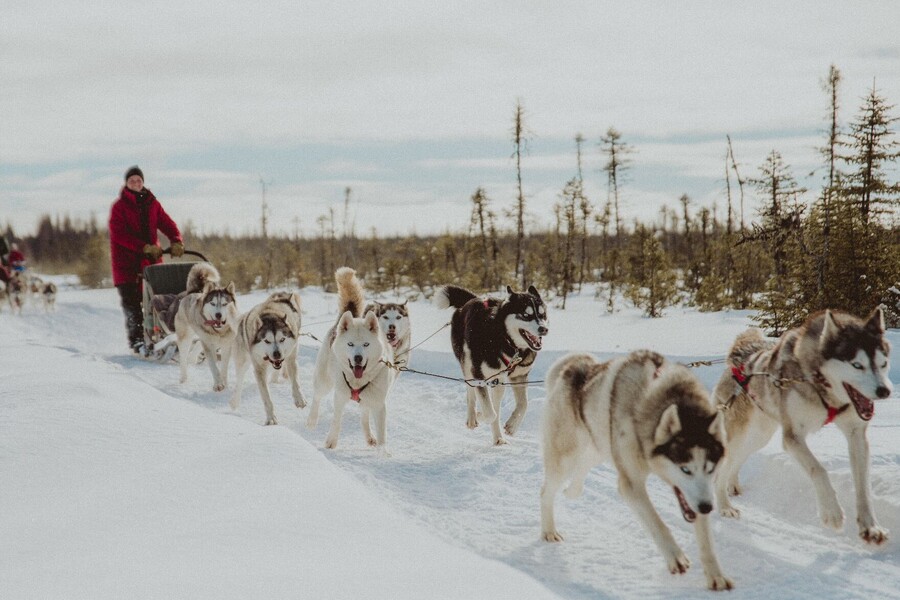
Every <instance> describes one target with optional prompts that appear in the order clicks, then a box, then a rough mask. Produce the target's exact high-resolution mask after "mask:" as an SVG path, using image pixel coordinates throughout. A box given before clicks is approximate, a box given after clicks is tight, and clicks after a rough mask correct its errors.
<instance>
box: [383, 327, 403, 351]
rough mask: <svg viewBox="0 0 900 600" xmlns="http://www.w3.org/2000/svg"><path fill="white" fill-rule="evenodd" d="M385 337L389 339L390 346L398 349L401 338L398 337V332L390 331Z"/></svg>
mask: <svg viewBox="0 0 900 600" xmlns="http://www.w3.org/2000/svg"><path fill="white" fill-rule="evenodd" d="M384 335H385V337H386V338H387V341H388V344H390V345H391V347H392V348H396V347H397V344H399V343H400V338H398V337H397V334H396V332H393V331H389V332H387V333H386V334H384Z"/></svg>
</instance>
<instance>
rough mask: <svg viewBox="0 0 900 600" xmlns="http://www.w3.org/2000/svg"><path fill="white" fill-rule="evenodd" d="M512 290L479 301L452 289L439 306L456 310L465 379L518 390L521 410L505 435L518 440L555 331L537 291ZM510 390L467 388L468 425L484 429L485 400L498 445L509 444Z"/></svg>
mask: <svg viewBox="0 0 900 600" xmlns="http://www.w3.org/2000/svg"><path fill="white" fill-rule="evenodd" d="M506 291H507V294H508V296H507V297H506V298H503V299H499V298H491V297H487V298H479V297H478V296H476V295H475V294H473V293H472V292H470V291H469V290H467V289H465V288H461V287H457V286H455V285H448V286H445V287H443V288H441V289H440V290H438V292H437V293H436V294H435V295H434V299H433V302H434V305H435V306H437V307H438V308H440V309H445V308H450V307H453V308H454V309H456V310H455V311H454V313H453V318H452V320H451V329H450V338H451V341H452V343H453V354H454V355H455V356H456V360H458V361H459V366H460V368H461V369H462V372H463V377H465V378H466V379H479V380H484V379H485V378H490V380H491V381H494V380H496V381H497V383H498V384H510V386H511V387H512V388H513V394H514V395H515V398H516V407H515V409H513V412H512V414H511V415H510V416H509V419H508V420H507V421H506V425H505V426H504V430H505V431H506V433H507V434H508V435H514V434H515V433H516V430H518V428H519V424H521V422H522V419H523V418H524V417H525V411H526V409H527V408H528V395H527V389H526V388H527V386H526V385H525V382H526V381H527V380H528V373H530V372H531V367H532V366H533V365H534V361H535V359H536V358H537V353H538V352H539V351H540V349H541V348H542V347H543V337H544V336H545V335H547V333H548V332H549V331H550V329H549V321H548V319H547V306H546V305H545V304H544V301H543V300H542V299H541V295H540V294H539V293H538V291H537V289H535V287H534V286H530V287H529V288H528V291H527V292H514V291H513V290H512V288H511V287H509V286H507V287H506ZM488 389H490V391H488ZM505 391H506V385H493V386H492V387H490V388H487V387H471V386H467V387H466V401H467V404H468V410H467V418H466V426H467V427H468V428H469V429H474V428H476V427H478V414H477V412H476V400H480V401H481V415H482V417H483V418H484V419H485V420H486V421H487V422H488V423H490V425H491V432H492V433H493V436H494V445H497V446H499V445H501V444H505V443H506V440H505V439H503V433H502V432H501V431H500V401H501V400H502V399H503V394H504V392H505Z"/></svg>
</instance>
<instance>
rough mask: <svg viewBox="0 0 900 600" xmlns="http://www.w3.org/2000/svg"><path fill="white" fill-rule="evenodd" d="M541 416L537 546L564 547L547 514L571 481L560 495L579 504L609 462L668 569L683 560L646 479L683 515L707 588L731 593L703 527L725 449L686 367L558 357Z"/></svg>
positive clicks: (644, 354)
mask: <svg viewBox="0 0 900 600" xmlns="http://www.w3.org/2000/svg"><path fill="white" fill-rule="evenodd" d="M543 417H544V418H543V454H544V484H543V486H542V487H541V530H542V532H541V533H542V537H543V538H544V540H546V541H548V542H561V541H562V539H563V538H562V536H561V535H560V534H559V532H558V531H557V529H556V522H555V520H554V515H553V504H554V499H555V497H556V493H557V491H558V490H559V489H560V488H562V487H563V485H564V484H565V483H566V482H568V486H567V487H566V488H565V492H564V493H565V495H566V496H568V497H569V498H577V497H578V496H580V495H581V493H582V491H583V489H584V479H585V477H586V476H587V474H588V472H589V471H590V470H591V468H593V467H594V466H596V465H598V464H600V463H612V465H613V466H614V467H615V469H616V472H617V473H618V476H619V493H620V494H621V495H622V498H623V499H624V500H625V501H626V502H627V503H628V505H629V506H630V507H631V509H632V510H633V511H634V513H635V515H636V516H637V517H638V520H639V521H640V523H641V525H642V526H643V527H644V529H646V530H647V533H649V534H650V537H652V538H653V541H654V542H655V543H656V546H657V547H658V548H659V551H660V552H661V553H662V555H663V558H664V559H665V561H666V565H667V566H668V568H669V571H670V572H671V573H673V574H676V573H684V572H686V571H687V569H688V567H689V566H690V561H689V560H688V558H687V556H685V554H684V552H683V551H682V550H681V548H679V547H678V544H677V542H676V541H675V538H673V537H672V533H671V532H670V531H669V528H668V527H666V525H665V523H663V521H662V519H660V517H659V514H658V513H657V512H656V510H655V509H654V508H653V505H652V504H651V502H650V497H649V496H648V494H647V487H646V483H647V477H648V476H649V475H651V474H652V475H656V476H657V477H659V478H660V479H662V480H663V481H665V482H666V484H668V485H669V486H671V488H672V491H673V492H674V495H675V498H676V500H677V502H678V506H679V508H680V509H681V514H682V516H683V517H684V519H685V520H686V521H688V522H689V523H693V524H694V533H695V535H696V537H697V545H698V547H699V550H700V562H701V563H702V565H703V571H704V573H705V574H706V584H707V586H708V587H709V588H710V589H713V590H727V589H731V588H732V587H733V586H734V584H733V583H732V582H731V580H730V579H729V578H728V577H726V576H725V575H724V574H723V573H722V569H721V568H720V567H719V562H718V560H717V559H716V555H715V550H714V547H713V541H712V532H711V531H710V524H709V513H710V512H712V510H713V496H714V487H713V481H714V475H715V471H716V466H717V465H718V464H719V461H720V460H721V458H722V455H723V453H724V451H725V441H724V440H725V432H724V429H723V426H722V425H723V421H724V418H723V417H722V414H721V413H720V412H718V411H716V409H715V407H714V406H713V404H712V402H711V401H710V399H709V394H707V392H706V390H705V389H704V388H703V385H702V384H701V383H700V382H699V381H698V380H697V378H696V377H694V376H693V375H692V374H691V373H690V371H689V370H688V369H687V368H686V367H682V366H680V365H676V364H673V363H670V362H668V361H666V360H665V359H664V358H663V357H662V356H661V355H659V354H657V353H655V352H649V351H638V352H633V353H631V354H629V355H628V356H625V357H623V358H619V359H616V360H612V361H609V362H602V363H601V362H598V361H597V360H596V359H595V358H594V357H592V356H591V355H589V354H570V355H567V356H564V357H562V358H561V359H559V360H558V361H557V362H556V363H554V365H553V366H552V367H550V371H549V372H548V373H547V404H546V407H545V408H544V415H543Z"/></svg>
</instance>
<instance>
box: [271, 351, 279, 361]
mask: <svg viewBox="0 0 900 600" xmlns="http://www.w3.org/2000/svg"><path fill="white" fill-rule="evenodd" d="M272 358H274V359H275V360H280V359H281V351H280V350H276V351H275V352H273V353H272Z"/></svg>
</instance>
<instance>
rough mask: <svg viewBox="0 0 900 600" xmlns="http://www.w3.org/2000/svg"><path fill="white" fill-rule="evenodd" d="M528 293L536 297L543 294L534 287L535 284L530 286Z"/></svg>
mask: <svg viewBox="0 0 900 600" xmlns="http://www.w3.org/2000/svg"><path fill="white" fill-rule="evenodd" d="M528 293H529V294H531V295H532V296H535V297H536V298H540V297H541V295H540V294H539V293H538V291H537V288H536V287H534V286H533V285H529V286H528Z"/></svg>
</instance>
